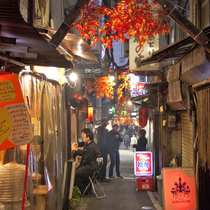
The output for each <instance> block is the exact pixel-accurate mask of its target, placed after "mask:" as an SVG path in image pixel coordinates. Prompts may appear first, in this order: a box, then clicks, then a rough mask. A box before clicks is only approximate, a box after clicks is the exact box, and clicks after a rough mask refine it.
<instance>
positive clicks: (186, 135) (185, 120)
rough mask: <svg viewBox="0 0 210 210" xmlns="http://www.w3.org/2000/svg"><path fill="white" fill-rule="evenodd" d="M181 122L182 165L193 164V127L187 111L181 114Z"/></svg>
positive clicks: (190, 165) (188, 165)
mask: <svg viewBox="0 0 210 210" xmlns="http://www.w3.org/2000/svg"><path fill="white" fill-rule="evenodd" d="M181 124H182V167H193V166H194V153H193V127H192V121H191V119H190V117H189V115H188V113H187V112H183V113H182V114H181Z"/></svg>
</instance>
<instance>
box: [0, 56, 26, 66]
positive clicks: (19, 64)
mask: <svg viewBox="0 0 210 210" xmlns="http://www.w3.org/2000/svg"><path fill="white" fill-rule="evenodd" d="M0 60H3V61H5V62H8V63H12V64H15V65H17V66H21V67H25V66H26V64H24V63H22V62H20V61H17V60H15V59H13V58H8V57H6V56H4V55H0Z"/></svg>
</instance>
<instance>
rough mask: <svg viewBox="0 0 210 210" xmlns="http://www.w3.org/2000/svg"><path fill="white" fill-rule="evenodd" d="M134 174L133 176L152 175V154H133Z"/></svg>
mask: <svg viewBox="0 0 210 210" xmlns="http://www.w3.org/2000/svg"><path fill="white" fill-rule="evenodd" d="M134 173H135V176H152V174H153V160H152V152H135V154H134Z"/></svg>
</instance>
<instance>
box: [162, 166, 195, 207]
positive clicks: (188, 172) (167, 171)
mask: <svg viewBox="0 0 210 210" xmlns="http://www.w3.org/2000/svg"><path fill="white" fill-rule="evenodd" d="M162 174H163V198H164V210H177V209H179V210H196V209H197V202H196V184H195V176H194V172H193V169H192V168H164V169H163V171H162Z"/></svg>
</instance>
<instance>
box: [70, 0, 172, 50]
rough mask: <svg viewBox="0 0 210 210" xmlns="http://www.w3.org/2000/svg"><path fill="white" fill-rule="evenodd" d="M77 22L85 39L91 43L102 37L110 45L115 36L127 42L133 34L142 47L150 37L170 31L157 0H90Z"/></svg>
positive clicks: (116, 38)
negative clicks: (109, 1) (103, 0)
mask: <svg viewBox="0 0 210 210" xmlns="http://www.w3.org/2000/svg"><path fill="white" fill-rule="evenodd" d="M102 18H104V20H105V21H104V23H102V22H103V21H101V20H102ZM74 26H75V27H76V29H77V30H78V31H79V32H80V34H81V36H82V37H83V39H85V40H87V41H90V42H91V44H95V43H96V42H98V41H100V42H101V43H102V44H104V46H105V47H107V48H111V47H112V41H114V40H118V41H122V42H125V41H126V40H128V39H129V38H130V37H134V38H135V39H136V40H137V41H138V43H139V46H140V47H141V46H142V45H143V44H144V43H145V42H146V41H147V40H148V39H149V38H151V37H153V36H155V35H157V34H162V33H166V32H168V31H169V24H168V21H166V19H164V14H163V11H161V9H160V8H159V7H158V4H157V3H156V2H155V0H122V1H121V2H119V3H117V4H116V5H115V6H114V7H113V8H107V7H105V6H97V5H96V4H95V3H94V2H91V3H90V4H89V5H87V6H86V7H85V8H84V9H83V10H82V14H81V18H80V19H79V20H78V21H77V22H76V23H75V24H74Z"/></svg>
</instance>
